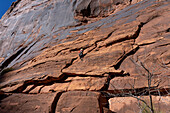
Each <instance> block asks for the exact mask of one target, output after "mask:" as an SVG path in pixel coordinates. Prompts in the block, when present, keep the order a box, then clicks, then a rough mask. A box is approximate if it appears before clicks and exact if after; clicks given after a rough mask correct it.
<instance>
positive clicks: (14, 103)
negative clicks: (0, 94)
mask: <svg viewBox="0 0 170 113" xmlns="http://www.w3.org/2000/svg"><path fill="white" fill-rule="evenodd" d="M59 96H60V93H59V92H56V93H48V94H37V95H28V94H27V95H26V94H12V95H11V96H8V97H7V98H5V99H3V100H2V101H1V103H0V111H1V113H7V112H8V113H14V112H15V113H30V112H31V113H49V112H50V113H51V112H54V106H55V101H56V100H57V98H58V97H59Z"/></svg>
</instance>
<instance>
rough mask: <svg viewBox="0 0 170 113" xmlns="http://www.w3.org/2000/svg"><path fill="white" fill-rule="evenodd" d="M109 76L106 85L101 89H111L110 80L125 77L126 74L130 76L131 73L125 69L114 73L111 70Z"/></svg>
mask: <svg viewBox="0 0 170 113" xmlns="http://www.w3.org/2000/svg"><path fill="white" fill-rule="evenodd" d="M107 74H108V76H107V80H106V83H105V85H104V86H103V87H102V88H101V90H100V91H107V90H108V89H109V85H110V81H111V80H112V79H113V78H115V77H125V76H130V75H129V73H124V71H122V73H112V72H109V73H107Z"/></svg>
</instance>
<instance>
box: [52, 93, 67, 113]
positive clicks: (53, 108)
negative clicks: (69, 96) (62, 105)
mask: <svg viewBox="0 0 170 113" xmlns="http://www.w3.org/2000/svg"><path fill="white" fill-rule="evenodd" d="M62 93H64V92H58V93H57V94H56V96H55V98H54V100H53V102H52V104H51V108H50V110H49V113H55V110H56V107H57V103H58V101H59V99H60V97H61V95H62Z"/></svg>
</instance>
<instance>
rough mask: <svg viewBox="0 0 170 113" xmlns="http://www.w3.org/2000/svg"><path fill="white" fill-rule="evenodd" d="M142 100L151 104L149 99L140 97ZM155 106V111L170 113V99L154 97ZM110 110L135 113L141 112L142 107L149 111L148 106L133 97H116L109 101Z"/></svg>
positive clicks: (120, 112)
mask: <svg viewBox="0 0 170 113" xmlns="http://www.w3.org/2000/svg"><path fill="white" fill-rule="evenodd" d="M139 98H140V99H143V100H145V101H146V102H147V103H149V97H147V96H143V97H139ZM152 98H153V105H154V109H155V111H157V112H165V113H166V112H170V108H169V107H168V106H169V101H170V100H169V97H160V96H153V97H152ZM109 103H110V104H109V105H110V110H112V111H114V112H117V113H126V112H128V113H135V112H140V111H141V109H140V107H143V108H144V109H145V110H147V111H149V109H148V108H147V107H146V105H145V104H144V103H142V102H140V101H138V100H137V99H136V98H133V97H116V98H111V99H109ZM132 106H133V107H132Z"/></svg>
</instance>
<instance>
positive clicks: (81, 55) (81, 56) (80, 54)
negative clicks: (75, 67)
mask: <svg viewBox="0 0 170 113" xmlns="http://www.w3.org/2000/svg"><path fill="white" fill-rule="evenodd" d="M83 51H84V50H83V49H82V48H81V49H80V51H79V57H80V59H81V61H82V60H83V57H84V54H83Z"/></svg>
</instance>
